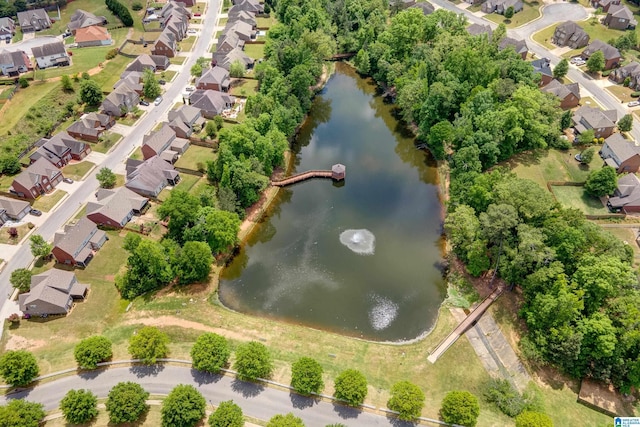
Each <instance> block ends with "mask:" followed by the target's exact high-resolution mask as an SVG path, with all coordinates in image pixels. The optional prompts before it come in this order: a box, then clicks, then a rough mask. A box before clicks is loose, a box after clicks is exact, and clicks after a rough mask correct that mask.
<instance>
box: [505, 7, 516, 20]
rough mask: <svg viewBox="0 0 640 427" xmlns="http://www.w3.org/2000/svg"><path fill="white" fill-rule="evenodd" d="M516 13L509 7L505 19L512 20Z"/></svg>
mask: <svg viewBox="0 0 640 427" xmlns="http://www.w3.org/2000/svg"><path fill="white" fill-rule="evenodd" d="M514 13H515V10H514V9H513V6H509V7H508V8H507V10H505V11H504V17H505V19H511V18H513V14H514Z"/></svg>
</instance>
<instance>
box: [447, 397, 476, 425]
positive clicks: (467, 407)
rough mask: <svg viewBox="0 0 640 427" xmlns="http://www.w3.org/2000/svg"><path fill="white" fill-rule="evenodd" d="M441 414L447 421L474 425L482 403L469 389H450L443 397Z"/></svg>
mask: <svg viewBox="0 0 640 427" xmlns="http://www.w3.org/2000/svg"><path fill="white" fill-rule="evenodd" d="M440 415H441V416H442V419H443V421H444V422H446V423H450V424H459V425H462V426H466V427H474V426H475V425H476V423H477V422H478V416H479V415H480V405H479V404H478V399H477V398H476V397H475V396H474V395H473V394H471V393H469V392H468V391H450V392H449V393H447V395H446V396H445V397H444V399H442V407H441V408H440Z"/></svg>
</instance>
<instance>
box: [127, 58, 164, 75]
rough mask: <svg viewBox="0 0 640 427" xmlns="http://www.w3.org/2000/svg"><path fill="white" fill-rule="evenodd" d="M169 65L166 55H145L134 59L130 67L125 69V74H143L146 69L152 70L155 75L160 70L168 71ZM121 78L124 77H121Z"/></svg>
mask: <svg viewBox="0 0 640 427" xmlns="http://www.w3.org/2000/svg"><path fill="white" fill-rule="evenodd" d="M169 65H170V63H169V58H167V57H166V56H164V55H147V54H146V53H144V54H142V55H140V56H138V57H137V58H136V59H134V60H133V61H132V62H131V63H130V64H129V65H127V68H125V72H127V71H139V72H143V71H144V70H146V69H150V70H151V71H153V72H154V73H155V72H156V71H158V70H166V69H167V68H169ZM123 74H124V73H123ZM120 77H123V76H122V75H121V76H120Z"/></svg>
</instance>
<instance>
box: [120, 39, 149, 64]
mask: <svg viewBox="0 0 640 427" xmlns="http://www.w3.org/2000/svg"><path fill="white" fill-rule="evenodd" d="M152 47H153V42H149V43H147V47H145V46H144V45H143V44H133V43H127V44H126V45H124V48H123V49H122V53H126V54H128V55H142V54H145V53H146V54H147V55H151V48H152ZM129 61H132V59H129Z"/></svg>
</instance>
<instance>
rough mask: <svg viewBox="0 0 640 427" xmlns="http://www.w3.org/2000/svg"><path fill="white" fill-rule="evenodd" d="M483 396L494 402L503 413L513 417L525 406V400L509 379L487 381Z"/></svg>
mask: <svg viewBox="0 0 640 427" xmlns="http://www.w3.org/2000/svg"><path fill="white" fill-rule="evenodd" d="M484 397H485V399H487V401H488V402H490V403H495V404H496V406H497V407H498V409H500V411H502V413H504V414H505V415H508V416H510V417H515V416H517V415H518V414H520V413H521V412H522V411H523V410H524V409H525V408H526V406H527V402H526V401H525V400H524V399H523V397H522V395H520V393H519V392H518V390H516V389H515V388H514V387H513V386H512V385H511V383H510V382H509V381H507V380H499V379H493V380H491V381H489V385H488V386H487V390H486V391H485V392H484Z"/></svg>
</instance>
